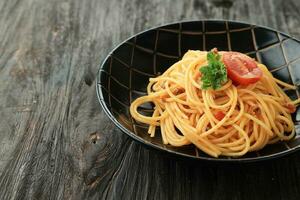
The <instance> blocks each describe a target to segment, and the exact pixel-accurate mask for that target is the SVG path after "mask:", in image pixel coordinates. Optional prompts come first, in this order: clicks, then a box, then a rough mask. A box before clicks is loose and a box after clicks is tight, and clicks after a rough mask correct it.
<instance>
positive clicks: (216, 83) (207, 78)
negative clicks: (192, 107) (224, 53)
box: [200, 49, 227, 90]
mask: <svg viewBox="0 0 300 200" xmlns="http://www.w3.org/2000/svg"><path fill="white" fill-rule="evenodd" d="M207 61H208V65H206V66H203V67H201V68H200V72H201V81H202V89H208V88H212V89H214V90H216V89H218V88H220V87H221V86H222V84H224V83H225V82H226V81H227V71H226V68H225V65H224V63H223V62H222V61H221V55H220V54H218V52H217V50H216V49H214V50H211V51H210V52H208V53H207Z"/></svg>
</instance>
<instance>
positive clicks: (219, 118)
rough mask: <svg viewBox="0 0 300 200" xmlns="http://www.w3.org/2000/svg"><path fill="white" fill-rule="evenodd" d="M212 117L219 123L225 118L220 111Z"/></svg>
mask: <svg viewBox="0 0 300 200" xmlns="http://www.w3.org/2000/svg"><path fill="white" fill-rule="evenodd" d="M214 116H215V118H216V119H217V120H219V121H221V120H222V119H223V118H224V117H225V114H224V113H223V112H222V111H217V112H216V113H215V114H214Z"/></svg>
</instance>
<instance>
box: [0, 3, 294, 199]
mask: <svg viewBox="0 0 300 200" xmlns="http://www.w3.org/2000/svg"><path fill="white" fill-rule="evenodd" d="M299 10H300V2H299V1H298V0H293V1H292V0H285V1H282V0H266V1H260V0H214V1H204V0H191V1H182V0H168V1H159V0H151V1H146V0H133V1H130V0H109V1H105V0H86V1H82V0H9V1H6V0H1V1H0V103H1V105H0V116H1V118H0V199H5V200H6V199H300V154H299V153H295V154H293V155H290V156H288V157H286V158H282V159H278V160H275V161H268V162H263V163H256V164H255V163H253V164H247V165H245V164H238V165H237V164H235V165H221V164H216V163H213V164H209V163H205V162H188V161H185V160H177V159H175V158H168V157H166V156H164V155H161V153H157V152H156V151H153V150H149V149H146V148H144V147H143V146H141V145H140V144H137V143H136V142H134V141H132V140H131V139H130V138H128V137H127V136H125V135H124V134H122V133H121V132H120V131H119V130H118V129H117V128H116V127H115V126H114V125H113V124H112V123H111V122H110V121H109V119H108V118H107V117H106V116H105V114H104V113H103V111H102V110H101V109H100V106H99V105H98V102H97V98H96V94H95V77H96V73H97V70H98V67H99V64H100V62H101V61H102V60H103V59H104V57H105V56H106V54H107V53H108V52H109V51H110V50H111V49H112V48H113V47H114V46H115V45H117V44H118V43H120V42H121V41H123V40H124V39H126V38H127V37H129V36H131V35H132V34H134V33H137V32H139V31H142V30H144V29H147V28H150V27H153V26H156V25H160V24H163V23H167V22H172V21H177V20H188V19H204V18H210V19H211V18H219V19H220V18H223V19H235V20H243V21H247V22H251V23H256V24H260V25H266V26H270V27H273V28H276V29H279V30H281V31H284V32H287V33H290V34H291V35H293V36H295V37H298V38H300V20H299V19H300V12H299Z"/></svg>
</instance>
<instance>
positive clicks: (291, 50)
mask: <svg viewBox="0 0 300 200" xmlns="http://www.w3.org/2000/svg"><path fill="white" fill-rule="evenodd" d="M213 47H217V48H218V49H219V50H225V51H227V50H232V51H239V52H242V53H246V54H248V55H249V56H251V57H254V58H255V59H257V60H258V61H259V62H261V63H263V64H265V65H266V66H268V68H269V70H270V71H271V72H272V74H273V75H274V76H275V77H276V78H278V79H280V80H282V81H284V82H287V83H290V84H293V85H297V86H298V85H300V59H299V58H300V41H299V40H296V39H294V38H292V37H291V36H289V35H287V34H284V33H281V32H279V31H276V30H273V29H270V28H266V27H261V26H257V25H252V24H246V23H241V22H233V21H215V20H207V21H187V22H178V23H173V24H168V25H164V26H160V27H156V28H153V29H149V30H147V31H144V32H141V33H139V34H137V35H134V36H133V37H131V38H129V39H127V40H126V41H124V42H122V43H121V44H120V45H119V46H117V47H116V48H115V49H114V50H112V51H111V52H110V53H109V55H108V56H107V57H106V58H105V60H104V62H103V63H102V65H101V68H100V71H99V74H98V82H97V94H98V98H99V102H100V104H101V106H102V108H103V109H104V111H105V113H106V114H107V115H108V117H109V118H110V119H111V120H112V121H113V122H114V123H115V124H116V125H117V126H118V127H119V128H120V129H121V130H122V131H123V132H124V133H126V134H127V135H129V136H130V137H132V138H133V139H135V140H137V141H139V142H141V143H142V144H145V145H147V146H150V147H154V148H156V149H159V150H162V151H166V152H170V153H172V154H175V155H179V156H184V157H189V158H195V159H203V160H213V161H257V160H265V159H268V158H274V157H278V156H281V155H286V154H288V153H291V152H294V151H296V150H297V149H300V123H299V122H300V109H298V110H297V112H296V113H294V114H293V120H294V123H295V126H296V136H295V138H294V139H292V140H290V141H288V142H280V143H277V144H274V145H268V146H266V147H265V148H264V149H262V150H261V151H258V152H251V153H247V154H246V155H245V156H243V157H239V158H229V157H219V158H212V157H210V156H208V155H206V154H204V153H203V152H201V151H199V150H198V149H197V148H195V147H194V146H193V145H189V146H185V147H180V148H175V147H172V146H170V145H164V144H163V143H162V140H161V137H160V134H156V137H154V138H151V137H150V136H149V135H148V134H147V127H148V126H147V125H144V124H140V123H137V122H136V121H135V120H133V119H132V117H131V116H130V113H129V106H130V103H131V102H132V101H133V100H134V99H135V98H137V97H139V96H142V95H145V94H146V86H147V84H148V80H149V78H150V77H155V76H157V75H159V74H160V73H162V72H164V71H165V70H166V69H167V68H168V67H169V66H171V65H172V64H173V63H175V62H176V61H178V60H180V59H181V57H182V55H183V54H184V53H185V52H186V51H187V50H189V49H196V50H206V51H207V50H210V49H212V48H213ZM287 94H288V95H289V96H290V97H291V98H292V99H296V98H297V97H299V90H298V91H288V92H287ZM142 109H143V112H145V113H147V112H148V113H149V112H150V111H151V109H152V105H151V104H147V105H144V106H143V108H142Z"/></svg>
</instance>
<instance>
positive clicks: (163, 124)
mask: <svg viewBox="0 0 300 200" xmlns="http://www.w3.org/2000/svg"><path fill="white" fill-rule="evenodd" d="M206 55H207V52H205V51H188V52H187V53H186V54H185V55H184V56H183V58H182V60H180V61H178V62H177V63H175V64H173V65H172V66H171V67H170V68H168V69H167V70H166V71H165V72H164V73H163V74H162V75H160V76H158V77H156V78H150V80H149V85H148V87H147V93H148V94H147V95H146V96H142V97H139V98H137V99H136V100H134V101H133V102H132V103H131V106H130V113H131V115H132V117H133V118H134V119H135V120H137V121H139V122H142V123H145V124H148V125H149V129H148V133H149V134H150V136H151V137H155V132H156V130H157V128H158V127H160V132H161V136H162V140H163V143H164V144H169V145H172V146H175V147H180V146H184V145H189V144H194V145H195V146H196V147H197V148H199V149H200V150H202V151H203V152H205V153H207V154H209V155H211V156H213V157H218V156H220V155H223V156H242V155H244V154H246V153H247V152H250V151H256V150H259V149H262V148H263V147H264V146H265V145H267V144H269V143H274V142H277V141H279V140H289V139H291V138H293V136H294V134H295V128H294V124H293V121H292V118H291V114H290V113H291V111H290V107H291V106H292V107H293V106H294V107H295V105H296V104H299V99H298V100H296V101H291V99H290V98H289V97H288V96H287V95H286V94H285V93H284V92H283V90H282V89H281V88H280V87H279V86H282V87H283V88H286V89H296V88H295V87H294V86H292V85H289V84H287V83H284V82H282V81H280V80H277V79H276V78H274V77H273V76H272V74H271V73H270V72H269V71H268V69H267V68H266V67H265V66H264V65H263V64H260V63H257V66H258V67H259V68H260V69H261V70H262V72H263V76H262V78H261V79H260V80H259V81H258V82H256V83H254V84H249V85H246V86H245V85H238V86H236V85H235V84H233V83H232V81H231V80H230V79H228V81H227V82H226V83H225V84H223V85H222V87H221V88H219V89H217V90H212V89H208V90H204V89H201V88H202V87H201V82H200V76H201V74H200V73H199V68H201V67H202V66H204V65H207V58H206ZM147 102H152V103H153V104H154V112H153V114H152V116H144V115H142V114H140V113H139V112H138V107H139V106H141V105H142V104H144V103H147ZM220 111H221V112H223V113H224V116H223V118H222V119H217V118H216V116H215V115H216V113H217V112H220Z"/></svg>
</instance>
